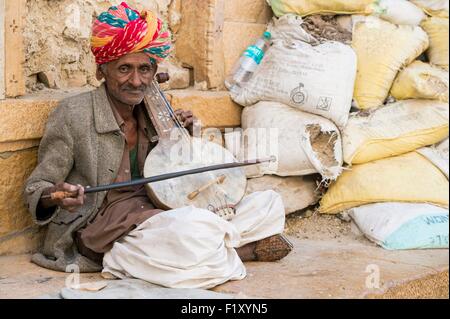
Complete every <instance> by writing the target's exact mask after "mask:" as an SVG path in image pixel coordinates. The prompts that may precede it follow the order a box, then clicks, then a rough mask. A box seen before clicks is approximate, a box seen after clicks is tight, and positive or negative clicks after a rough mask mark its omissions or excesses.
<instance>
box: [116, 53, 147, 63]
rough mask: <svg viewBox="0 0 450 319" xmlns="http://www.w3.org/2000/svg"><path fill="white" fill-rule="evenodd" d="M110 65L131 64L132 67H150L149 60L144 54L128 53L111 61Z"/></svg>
mask: <svg viewBox="0 0 450 319" xmlns="http://www.w3.org/2000/svg"><path fill="white" fill-rule="evenodd" d="M111 63H112V64H115V65H122V64H133V65H151V64H152V63H151V62H150V58H149V56H148V55H147V54H145V53H140V52H139V53H130V54H126V55H124V56H122V57H120V58H119V59H117V60H115V61H111Z"/></svg>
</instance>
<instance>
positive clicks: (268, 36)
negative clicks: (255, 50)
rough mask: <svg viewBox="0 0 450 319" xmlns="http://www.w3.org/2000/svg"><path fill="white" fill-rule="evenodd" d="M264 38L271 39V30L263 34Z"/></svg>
mask: <svg viewBox="0 0 450 319" xmlns="http://www.w3.org/2000/svg"><path fill="white" fill-rule="evenodd" d="M263 36H264V38H266V39H267V40H270V38H271V37H272V34H271V33H270V32H269V31H266V32H264V34H263Z"/></svg>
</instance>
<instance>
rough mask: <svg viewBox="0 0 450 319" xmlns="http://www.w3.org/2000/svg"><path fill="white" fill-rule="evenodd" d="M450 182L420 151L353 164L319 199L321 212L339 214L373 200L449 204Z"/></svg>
mask: <svg viewBox="0 0 450 319" xmlns="http://www.w3.org/2000/svg"><path fill="white" fill-rule="evenodd" d="M448 192H449V184H448V179H447V177H446V176H445V175H444V174H443V173H442V172H441V170H440V169H439V168H438V167H436V166H435V165H434V164H433V163H431V162H430V161H429V160H428V159H427V158H425V157H424V156H422V155H420V154H419V153H416V152H412V153H407V154H403V155H400V156H396V157H390V158H385V159H381V160H378V161H374V162H370V163H365V164H360V165H354V166H353V167H352V168H351V169H350V170H347V171H344V172H343V173H342V175H341V176H340V177H339V178H338V180H337V181H336V182H334V183H333V184H332V185H331V186H330V188H329V189H328V191H327V192H326V194H325V195H324V196H323V198H322V200H321V202H320V212H322V213H326V214H336V213H339V212H342V211H344V210H346V209H349V208H352V207H357V206H361V205H365V204H370V203H380V202H409V203H429V204H433V205H437V206H442V207H448Z"/></svg>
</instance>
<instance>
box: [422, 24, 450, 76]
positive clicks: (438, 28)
mask: <svg viewBox="0 0 450 319" xmlns="http://www.w3.org/2000/svg"><path fill="white" fill-rule="evenodd" d="M421 26H422V28H423V29H424V30H425V32H426V33H427V34H428V37H429V38H430V48H429V49H428V51H427V55H428V58H429V60H430V62H431V63H432V64H434V65H437V66H439V67H441V68H443V69H445V70H447V71H448V54H449V51H448V36H449V32H448V18H435V17H432V18H429V19H427V20H425V21H424V22H422V25H421Z"/></svg>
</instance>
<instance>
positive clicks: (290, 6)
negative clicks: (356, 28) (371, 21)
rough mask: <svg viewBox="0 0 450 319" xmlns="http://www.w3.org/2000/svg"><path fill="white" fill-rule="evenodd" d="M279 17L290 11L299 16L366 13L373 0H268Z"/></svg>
mask: <svg viewBox="0 0 450 319" xmlns="http://www.w3.org/2000/svg"><path fill="white" fill-rule="evenodd" d="M267 2H268V3H269V4H270V6H271V7H272V10H273V12H274V13H275V15H276V16H277V17H280V16H282V15H285V14H288V13H294V14H297V15H299V16H307V15H312V14H332V15H335V14H364V13H366V10H367V7H368V5H370V4H371V3H373V0H268V1H267Z"/></svg>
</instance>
